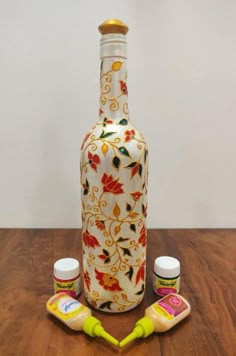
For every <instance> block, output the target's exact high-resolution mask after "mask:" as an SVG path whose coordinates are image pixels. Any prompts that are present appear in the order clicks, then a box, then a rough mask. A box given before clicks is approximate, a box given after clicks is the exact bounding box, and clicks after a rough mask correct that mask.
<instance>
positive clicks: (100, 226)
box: [95, 220, 106, 230]
mask: <svg viewBox="0 0 236 356" xmlns="http://www.w3.org/2000/svg"><path fill="white" fill-rule="evenodd" d="M95 225H96V226H97V228H98V229H99V230H105V228H106V227H105V224H104V221H103V220H96V221H95Z"/></svg>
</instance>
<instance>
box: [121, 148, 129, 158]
mask: <svg viewBox="0 0 236 356" xmlns="http://www.w3.org/2000/svg"><path fill="white" fill-rule="evenodd" d="M119 151H120V153H121V154H122V155H124V156H128V157H130V154H129V152H128V151H127V149H126V148H125V147H124V146H121V147H119Z"/></svg>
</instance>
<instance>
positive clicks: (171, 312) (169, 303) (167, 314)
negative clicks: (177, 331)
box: [152, 294, 188, 321]
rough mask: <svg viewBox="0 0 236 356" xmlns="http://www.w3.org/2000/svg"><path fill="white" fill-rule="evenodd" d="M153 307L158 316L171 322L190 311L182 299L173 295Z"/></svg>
mask: <svg viewBox="0 0 236 356" xmlns="http://www.w3.org/2000/svg"><path fill="white" fill-rule="evenodd" d="M152 306H153V309H154V310H155V312H156V313H157V314H158V315H160V316H162V317H163V318H165V319H166V320H169V321H170V320H173V319H174V318H176V317H177V316H178V315H179V314H181V313H182V312H183V311H184V310H186V309H188V306H187V304H186V303H185V302H184V301H183V299H182V298H180V297H178V296H176V295H172V294H170V295H167V296H165V297H164V298H162V299H161V300H159V301H158V302H156V303H155V304H153V305H152Z"/></svg>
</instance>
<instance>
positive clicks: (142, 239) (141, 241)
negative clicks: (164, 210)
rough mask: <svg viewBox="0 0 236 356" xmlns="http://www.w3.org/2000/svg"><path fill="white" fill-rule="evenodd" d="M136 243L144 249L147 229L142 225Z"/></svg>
mask: <svg viewBox="0 0 236 356" xmlns="http://www.w3.org/2000/svg"><path fill="white" fill-rule="evenodd" d="M138 243H139V244H141V245H142V246H143V247H145V246H146V244H147V229H146V227H145V226H144V225H143V227H142V229H141V231H140V236H139V239H138Z"/></svg>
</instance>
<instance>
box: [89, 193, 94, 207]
mask: <svg viewBox="0 0 236 356" xmlns="http://www.w3.org/2000/svg"><path fill="white" fill-rule="evenodd" d="M94 200H95V196H94V195H93V194H89V201H91V202H94ZM89 210H92V209H89Z"/></svg>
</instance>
